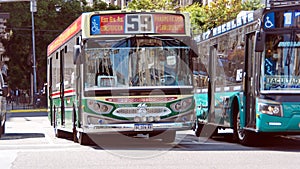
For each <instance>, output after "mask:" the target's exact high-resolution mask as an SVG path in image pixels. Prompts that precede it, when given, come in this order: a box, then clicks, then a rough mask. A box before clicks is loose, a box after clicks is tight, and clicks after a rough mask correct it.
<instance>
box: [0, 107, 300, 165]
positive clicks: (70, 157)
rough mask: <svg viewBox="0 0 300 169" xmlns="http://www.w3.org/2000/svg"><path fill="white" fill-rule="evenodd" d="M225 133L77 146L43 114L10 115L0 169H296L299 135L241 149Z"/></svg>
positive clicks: (0, 141)
mask: <svg viewBox="0 0 300 169" xmlns="http://www.w3.org/2000/svg"><path fill="white" fill-rule="evenodd" d="M230 138H231V135H230V134H228V133H226V132H225V133H223V134H221V135H220V136H218V137H214V138H213V139H208V138H204V137H202V138H198V137H195V136H194V134H193V132H192V131H182V132H177V135H176V141H175V143H172V144H164V143H162V142H161V141H159V140H149V139H147V138H139V139H134V140H131V141H130V142H122V141H121V140H120V139H118V138H115V142H117V143H115V144H106V145H100V146H97V145H92V146H81V145H79V144H78V143H74V142H73V141H71V140H68V139H60V138H56V137H55V136H54V131H53V129H52V127H51V126H50V123H49V121H48V119H47V117H46V116H45V115H43V114H38V113H37V114H32V113H22V114H17V113H14V114H11V115H10V116H9V118H8V121H7V123H6V133H5V134H4V135H2V137H1V139H0V168H1V169H8V168H11V169H36V168H39V169H40V168H46V169H57V168H70V169H76V168H80V169H85V168H89V169H90V168H105V169H107V168H108V169H109V168H112V169H115V168H121V169H122V168H124V169H125V168H126V169H132V168H143V169H148V168H156V169H160V168H162V169H169V168H170V169H171V168H172V169H174V168H180V169H182V168H197V169H198V168H210V169H211V168H231V169H232V168H251V169H253V168H270V169H274V168H275V169H276V168H299V166H300V160H299V159H300V138H299V137H298V136H284V137H274V138H271V139H270V140H268V141H270V144H266V145H264V146H260V147H245V146H242V145H239V144H236V143H234V142H233V141H232V140H231V139H230Z"/></svg>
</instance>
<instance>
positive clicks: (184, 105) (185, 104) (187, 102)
mask: <svg viewBox="0 0 300 169" xmlns="http://www.w3.org/2000/svg"><path fill="white" fill-rule="evenodd" d="M192 104H193V99H192V98H189V99H184V100H180V101H178V102H175V103H173V104H171V109H172V110H173V111H176V112H183V111H185V110H187V109H189V108H190V107H191V106H192Z"/></svg>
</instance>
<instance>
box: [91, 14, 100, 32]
mask: <svg viewBox="0 0 300 169" xmlns="http://www.w3.org/2000/svg"><path fill="white" fill-rule="evenodd" d="M99 25H100V17H99V16H94V17H92V19H91V25H90V29H91V34H92V35H95V34H100V27H99Z"/></svg>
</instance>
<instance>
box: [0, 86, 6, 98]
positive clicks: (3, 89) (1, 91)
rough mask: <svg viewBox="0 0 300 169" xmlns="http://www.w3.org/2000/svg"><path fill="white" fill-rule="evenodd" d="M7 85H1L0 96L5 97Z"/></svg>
mask: <svg viewBox="0 0 300 169" xmlns="http://www.w3.org/2000/svg"><path fill="white" fill-rule="evenodd" d="M7 94H8V87H7V85H3V86H2V89H0V96H3V97H7Z"/></svg>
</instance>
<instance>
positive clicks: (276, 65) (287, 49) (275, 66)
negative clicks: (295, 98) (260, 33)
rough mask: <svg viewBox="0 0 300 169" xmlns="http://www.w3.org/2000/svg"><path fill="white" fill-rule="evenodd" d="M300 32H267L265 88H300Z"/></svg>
mask: <svg viewBox="0 0 300 169" xmlns="http://www.w3.org/2000/svg"><path fill="white" fill-rule="evenodd" d="M299 38H300V33H296V32H291V33H289V34H267V36H266V50H265V52H264V55H263V63H262V87H263V90H286V89H291V88H292V89H299V88H300V41H299Z"/></svg>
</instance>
